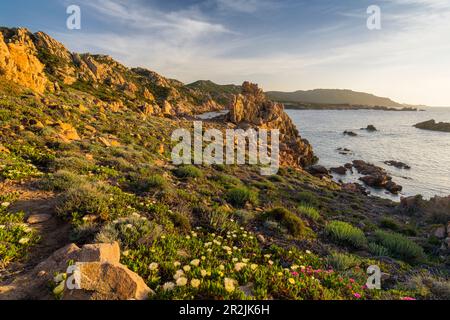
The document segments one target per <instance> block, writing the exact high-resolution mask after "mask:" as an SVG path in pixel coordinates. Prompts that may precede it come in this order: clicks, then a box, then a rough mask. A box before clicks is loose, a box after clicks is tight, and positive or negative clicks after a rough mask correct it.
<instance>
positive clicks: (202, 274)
mask: <svg viewBox="0 0 450 320" xmlns="http://www.w3.org/2000/svg"><path fill="white" fill-rule="evenodd" d="M200 274H201V276H202V277H203V278H204V277H206V276H207V275H208V272H207V271H206V270H202V271H200Z"/></svg>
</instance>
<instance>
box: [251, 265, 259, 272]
mask: <svg viewBox="0 0 450 320" xmlns="http://www.w3.org/2000/svg"><path fill="white" fill-rule="evenodd" d="M256 268H258V265H257V264H252V265H251V266H250V269H252V270H253V271H255V270H256Z"/></svg>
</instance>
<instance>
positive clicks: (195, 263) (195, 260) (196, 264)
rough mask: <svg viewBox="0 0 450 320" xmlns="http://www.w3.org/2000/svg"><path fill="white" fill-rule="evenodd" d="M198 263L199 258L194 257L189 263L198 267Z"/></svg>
mask: <svg viewBox="0 0 450 320" xmlns="http://www.w3.org/2000/svg"><path fill="white" fill-rule="evenodd" d="M199 264H200V260H199V259H194V260H192V261H191V265H192V266H194V267H198V265H199Z"/></svg>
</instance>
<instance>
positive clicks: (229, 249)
mask: <svg viewBox="0 0 450 320" xmlns="http://www.w3.org/2000/svg"><path fill="white" fill-rule="evenodd" d="M223 250H225V251H231V248H230V247H228V246H224V247H223Z"/></svg>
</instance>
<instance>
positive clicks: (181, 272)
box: [173, 270, 184, 280]
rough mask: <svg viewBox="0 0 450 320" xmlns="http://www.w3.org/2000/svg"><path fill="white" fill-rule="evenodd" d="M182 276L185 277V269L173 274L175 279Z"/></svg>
mask: <svg viewBox="0 0 450 320" xmlns="http://www.w3.org/2000/svg"><path fill="white" fill-rule="evenodd" d="M181 277H184V271H183V270H178V271H177V272H176V273H175V275H174V276H173V278H174V279H175V280H178V279H180V278H181Z"/></svg>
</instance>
